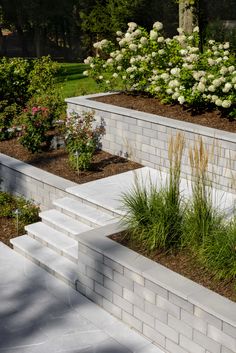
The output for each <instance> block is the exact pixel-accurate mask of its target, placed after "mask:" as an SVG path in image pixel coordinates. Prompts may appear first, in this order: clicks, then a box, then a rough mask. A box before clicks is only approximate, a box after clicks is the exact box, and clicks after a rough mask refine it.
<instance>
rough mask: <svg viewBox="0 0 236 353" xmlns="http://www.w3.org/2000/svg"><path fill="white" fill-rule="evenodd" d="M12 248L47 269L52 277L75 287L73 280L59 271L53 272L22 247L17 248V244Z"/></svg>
mask: <svg viewBox="0 0 236 353" xmlns="http://www.w3.org/2000/svg"><path fill="white" fill-rule="evenodd" d="M13 248H14V250H15V251H16V252H18V253H19V254H21V255H23V256H24V257H25V258H26V259H28V260H30V261H32V262H33V263H35V264H36V265H38V266H39V267H41V268H43V269H44V270H45V271H47V272H48V273H50V274H51V275H53V276H54V277H56V278H58V279H59V280H61V281H63V282H64V283H66V284H67V285H69V286H70V287H72V288H73V289H76V285H75V283H74V282H72V281H70V280H68V278H66V277H64V276H62V275H61V274H60V273H58V272H55V271H54V270H52V269H51V268H50V267H49V266H47V265H45V264H43V263H42V262H40V261H38V260H36V259H35V258H34V257H33V256H30V255H28V254H26V253H25V252H24V251H23V250H22V249H20V248H18V247H17V246H15V245H14V247H13Z"/></svg>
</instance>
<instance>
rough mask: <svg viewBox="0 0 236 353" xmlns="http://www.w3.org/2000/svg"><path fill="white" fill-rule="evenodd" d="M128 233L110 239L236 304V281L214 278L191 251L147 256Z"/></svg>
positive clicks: (154, 253)
mask: <svg viewBox="0 0 236 353" xmlns="http://www.w3.org/2000/svg"><path fill="white" fill-rule="evenodd" d="M125 235H126V233H125V232H123V233H119V234H115V235H112V236H111V237H110V238H111V239H112V240H114V241H116V242H117V243H119V244H122V245H124V246H126V247H128V248H129V249H132V250H134V251H136V252H138V253H139V254H141V255H143V256H146V257H148V258H150V259H151V260H154V261H156V262H158V263H159V264H161V265H163V266H165V267H168V268H169V269H170V270H173V271H175V272H177V273H179V274H181V275H183V276H185V277H187V278H189V279H191V280H192V281H194V282H196V283H199V284H201V285H202V286H204V287H206V288H209V289H211V290H212V291H214V292H216V293H218V294H220V295H222V296H224V297H226V298H228V299H230V300H232V301H235V302H236V290H235V285H236V283H235V281H230V282H229V281H223V280H217V279H215V278H214V275H213V273H212V272H211V271H209V270H208V269H206V268H205V267H203V266H202V265H201V264H199V262H198V260H197V259H196V257H194V255H193V254H191V253H190V252H189V251H186V250H182V251H178V252H175V253H163V252H158V251H156V252H153V253H151V254H147V252H145V251H144V250H143V249H142V247H141V246H138V245H137V244H134V243H133V242H131V241H129V240H128V237H126V236H125Z"/></svg>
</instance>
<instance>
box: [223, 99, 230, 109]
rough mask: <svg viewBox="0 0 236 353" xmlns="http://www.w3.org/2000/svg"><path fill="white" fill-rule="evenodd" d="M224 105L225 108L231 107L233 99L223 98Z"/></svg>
mask: <svg viewBox="0 0 236 353" xmlns="http://www.w3.org/2000/svg"><path fill="white" fill-rule="evenodd" d="M222 107H223V108H230V107H231V101H230V100H223V102H222Z"/></svg>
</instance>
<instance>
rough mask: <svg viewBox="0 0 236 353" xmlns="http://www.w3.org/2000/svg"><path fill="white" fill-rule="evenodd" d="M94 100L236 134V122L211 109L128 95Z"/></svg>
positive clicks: (116, 95) (120, 94) (115, 95)
mask: <svg viewBox="0 0 236 353" xmlns="http://www.w3.org/2000/svg"><path fill="white" fill-rule="evenodd" d="M92 100H96V101H99V102H103V103H108V104H112V105H116V106H119V107H124V108H129V109H134V110H139V111H142V112H146V113H151V114H157V115H161V116H164V117H168V118H172V119H176V120H182V121H188V122H190V123H194V124H199V125H204V126H208V127H211V128H215V129H219V130H225V131H230V132H236V120H230V119H229V118H228V117H227V116H224V115H222V114H221V112H220V111H218V110H210V109H209V110H208V111H206V112H203V111H202V112H201V111H193V110H190V109H187V108H185V107H183V106H181V105H179V104H174V105H169V104H161V103H160V102H159V101H158V100H157V99H156V98H150V97H147V96H142V95H132V94H126V93H119V94H112V95H108V96H103V97H98V98H92Z"/></svg>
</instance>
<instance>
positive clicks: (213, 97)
mask: <svg viewBox="0 0 236 353" xmlns="http://www.w3.org/2000/svg"><path fill="white" fill-rule="evenodd" d="M217 99H218V96H216V95H215V94H213V95H212V96H211V100H212V102H214V103H215V101H216V100H217Z"/></svg>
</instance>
